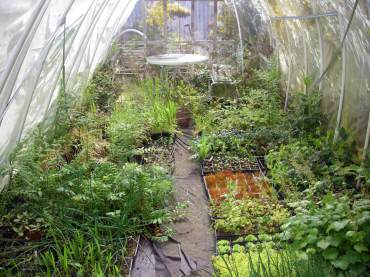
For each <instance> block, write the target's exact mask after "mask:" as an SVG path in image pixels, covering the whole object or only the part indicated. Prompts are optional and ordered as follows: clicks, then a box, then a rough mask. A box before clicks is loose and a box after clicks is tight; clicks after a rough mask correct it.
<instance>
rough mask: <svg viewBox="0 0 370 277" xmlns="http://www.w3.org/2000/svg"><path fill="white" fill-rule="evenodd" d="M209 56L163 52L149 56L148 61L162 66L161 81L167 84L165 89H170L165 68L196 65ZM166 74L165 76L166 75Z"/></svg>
mask: <svg viewBox="0 0 370 277" xmlns="http://www.w3.org/2000/svg"><path fill="white" fill-rule="evenodd" d="M208 59H209V58H208V57H207V56H203V55H196V54H176V53H173V54H161V55H155V56H148V57H147V58H146V61H147V63H148V64H151V65H156V66H159V67H160V81H161V83H162V85H165V86H166V87H167V88H165V91H170V89H169V88H168V85H169V83H168V72H167V70H166V69H165V68H166V67H168V68H171V67H172V68H173V67H180V66H185V65H195V64H200V63H204V62H207V61H208ZM164 75H165V76H164ZM153 93H155V78H153Z"/></svg>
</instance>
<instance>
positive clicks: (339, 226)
mask: <svg viewBox="0 0 370 277" xmlns="http://www.w3.org/2000/svg"><path fill="white" fill-rule="evenodd" d="M348 223H349V220H348V219H345V220H342V221H334V222H333V223H332V224H330V226H329V228H328V229H327V230H326V232H327V233H329V232H330V231H331V230H335V231H337V232H338V231H340V230H342V229H344V227H346V226H347V224H348Z"/></svg>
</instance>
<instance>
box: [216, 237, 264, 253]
mask: <svg viewBox="0 0 370 277" xmlns="http://www.w3.org/2000/svg"><path fill="white" fill-rule="evenodd" d="M245 237H246V236H245V235H243V236H236V235H235V236H229V237H217V236H216V249H215V255H216V256H218V255H220V254H221V253H219V251H218V248H217V245H218V242H219V241H227V244H226V242H225V246H226V247H227V248H229V250H228V251H225V252H223V253H222V254H232V253H233V252H235V251H234V246H235V245H240V246H242V247H244V248H245V249H248V244H249V243H253V244H257V243H261V242H262V241H260V240H258V239H257V240H256V241H247V240H246V239H245ZM256 238H257V237H256Z"/></svg>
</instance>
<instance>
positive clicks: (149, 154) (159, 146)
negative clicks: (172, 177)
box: [141, 136, 176, 173]
mask: <svg viewBox="0 0 370 277" xmlns="http://www.w3.org/2000/svg"><path fill="white" fill-rule="evenodd" d="M167 139H168V142H166V141H165V140H167ZM170 139H171V138H169V137H168V136H162V137H161V136H156V137H155V138H152V140H151V141H150V142H149V143H147V144H146V145H145V146H144V147H143V153H142V159H141V161H142V163H143V164H150V163H157V164H159V165H161V166H164V167H167V168H168V170H169V172H170V173H172V171H173V169H174V164H175V155H174V154H175V142H176V136H174V137H173V138H172V141H171V140H170ZM160 140H164V143H161V142H160Z"/></svg>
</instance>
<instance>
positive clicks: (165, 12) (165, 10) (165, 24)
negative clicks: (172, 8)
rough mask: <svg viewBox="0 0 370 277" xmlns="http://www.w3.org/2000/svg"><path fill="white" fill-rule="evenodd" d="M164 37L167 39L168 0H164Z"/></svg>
mask: <svg viewBox="0 0 370 277" xmlns="http://www.w3.org/2000/svg"><path fill="white" fill-rule="evenodd" d="M163 38H164V42H165V44H166V41H167V0H163Z"/></svg>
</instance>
